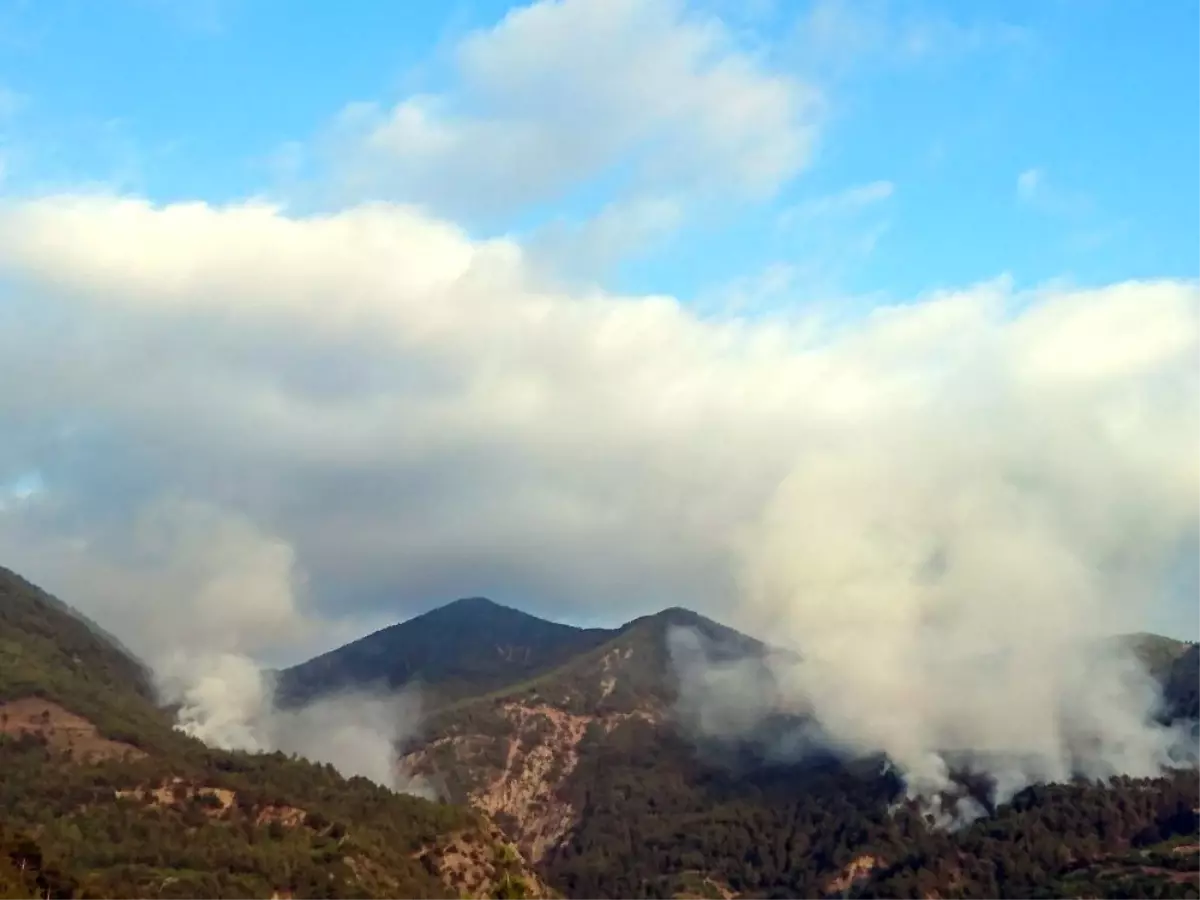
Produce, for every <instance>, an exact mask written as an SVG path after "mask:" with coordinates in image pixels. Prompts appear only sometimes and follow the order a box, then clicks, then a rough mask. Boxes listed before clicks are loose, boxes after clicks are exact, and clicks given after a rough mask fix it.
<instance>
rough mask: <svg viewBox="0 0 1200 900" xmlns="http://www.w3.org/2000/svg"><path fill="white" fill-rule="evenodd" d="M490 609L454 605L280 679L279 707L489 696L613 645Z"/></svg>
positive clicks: (595, 633)
mask: <svg viewBox="0 0 1200 900" xmlns="http://www.w3.org/2000/svg"><path fill="white" fill-rule="evenodd" d="M611 635H612V632H611V631H609V630H608V629H603V628H586V629H585V628H574V627H572V626H570V625H560V624H558V623H556V622H548V621H546V620H545V619H539V618H537V617H536V616H531V615H528V614H527V613H523V612H519V611H518V610H515V609H511V608H509V607H507V606H501V605H500V604H498V603H493V602H492V601H491V600H487V599H484V598H482V597H473V598H467V599H463V600H456V601H455V602H453V603H450V604H447V605H446V606H442V607H439V608H437V609H434V610H432V611H430V612H427V613H425V614H424V615H420V616H417V617H416V618H413V619H409V620H408V621H406V622H401V623H399V624H398V625H392V626H390V627H388V628H384V629H383V630H381V631H377V632H375V633H374V634H370V635H368V636H366V637H364V638H361V639H359V640H357V641H354V642H353V643H350V644H347V645H345V646H344V647H339V648H338V649H336V650H333V651H331V652H329V653H325V654H323V655H321V656H318V657H316V658H314V659H311V660H309V661H308V662H305V663H302V664H301V665H298V666H294V667H292V668H290V669H285V670H284V671H282V672H280V673H278V681H277V687H276V694H277V699H278V701H279V702H280V703H281V705H298V704H302V703H304V702H306V701H308V700H311V699H312V698H313V697H315V696H317V695H318V694H325V693H336V692H337V691H338V690H341V689H344V688H350V687H364V686H371V687H381V688H387V689H393V688H398V687H401V686H402V685H405V684H409V683H413V682H416V683H420V684H423V685H426V686H429V687H432V688H434V689H435V690H436V694H437V696H438V697H439V698H441V699H443V700H451V699H454V698H458V697H464V696H471V695H475V694H481V693H487V692H488V691H491V690H495V689H497V688H500V687H502V686H504V685H506V684H510V683H512V682H515V681H520V680H522V679H525V678H530V677H533V676H535V675H537V674H538V673H540V672H544V671H546V670H548V669H551V668H554V667H555V666H557V665H560V664H562V663H563V662H565V661H566V660H568V659H571V658H572V657H574V656H576V655H578V654H580V653H584V652H586V651H588V650H590V649H591V648H593V647H596V646H598V645H599V644H601V643H603V642H604V641H606V640H608V639H609V638H610V637H611Z"/></svg>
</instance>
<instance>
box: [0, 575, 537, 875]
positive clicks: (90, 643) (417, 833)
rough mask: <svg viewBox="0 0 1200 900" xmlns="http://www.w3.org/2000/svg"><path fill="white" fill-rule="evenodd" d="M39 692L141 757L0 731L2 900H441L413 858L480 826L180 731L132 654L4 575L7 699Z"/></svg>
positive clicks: (0, 684)
mask: <svg viewBox="0 0 1200 900" xmlns="http://www.w3.org/2000/svg"><path fill="white" fill-rule="evenodd" d="M31 697H40V698H43V699H45V700H48V701H52V702H53V703H54V704H57V705H58V706H61V707H63V708H65V709H66V710H68V711H70V712H72V713H75V714H77V715H81V716H84V717H85V718H87V719H88V720H89V721H90V723H91V724H92V725H94V726H96V728H97V730H98V731H99V732H100V734H101V735H103V736H105V737H108V738H110V739H114V740H119V741H125V742H128V743H131V744H134V745H136V746H138V747H140V748H142V749H143V750H144V751H146V755H141V756H137V757H128V758H121V759H109V760H107V761H102V762H94V763H88V764H81V763H80V762H79V761H78V760H73V759H72V758H70V757H69V756H67V755H65V754H63V753H61V752H60V751H58V750H55V749H53V748H52V747H51V746H50V745H49V744H48V742H47V737H46V735H44V734H40V733H35V734H24V735H19V736H17V735H7V736H6V735H2V734H0V811H3V821H2V822H0V826H2V830H0V898H4V897H29V896H41V897H45V896H50V897H143V896H152V897H255V896H261V897H268V896H270V895H271V894H272V893H275V892H287V893H291V894H292V895H294V896H297V897H365V896H384V897H395V896H404V897H441V896H447V895H451V892H450V890H449V888H448V887H447V885H446V884H444V883H443V882H442V881H441V879H440V878H439V877H438V875H437V874H436V873H435V872H431V871H430V868H429V867H428V866H427V865H424V864H422V863H421V862H420V861H419V860H418V859H417V858H416V857H417V854H418V852H419V851H422V850H423V849H427V850H430V852H436V848H438V847H439V846H442V845H444V844H445V843H446V841H447V840H448V839H449V838H450V836H451V835H454V834H458V833H463V834H475V835H482V833H483V832H482V830H481V829H482V824H481V822H480V821H479V819H478V817H477V816H476V815H475V814H474V813H472V812H470V811H468V810H466V809H463V808H460V807H451V806H445V805H442V804H434V803H430V802H427V801H425V800H420V799H417V798H414V797H407V796H400V795H397V794H394V793H392V792H391V791H388V790H385V789H384V788H381V787H379V786H377V785H375V784H373V783H372V782H370V781H368V780H366V779H363V778H352V779H348V780H347V779H344V778H342V777H341V776H339V775H338V774H337V773H336V772H335V771H334V770H333V769H332V767H330V766H327V765H317V764H313V763H309V762H307V761H304V760H297V759H292V758H289V757H286V756H284V755H283V754H280V753H275V754H267V755H264V754H248V753H226V752H221V751H216V750H212V749H209V748H207V747H205V746H204V745H202V744H201V743H199V742H198V741H195V740H192V739H191V738H188V737H186V736H184V735H182V734H180V733H178V732H176V731H175V730H174V729H173V728H171V722H170V717H169V715H168V714H167V713H166V712H164V711H163V710H160V709H158V708H157V707H156V706H155V704H154V702H153V692H152V690H151V686H150V683H149V679H148V677H147V675H146V672H145V670H144V668H143V667H142V666H141V665H140V664H139V663H138V662H137V661H136V660H134V659H133V658H132V657H131V656H129V654H128V653H126V652H125V651H124V650H123V649H122V648H121V647H120V646H119V645H117V644H115V643H114V642H113V641H112V640H111V639H109V638H108V637H107V636H106V635H104V634H103V633H102V632H100V631H98V630H97V629H96V628H95V626H93V625H91V624H90V623H88V622H87V621H86V620H84V619H83V618H82V617H80V616H78V615H77V614H75V613H74V612H73V611H71V610H70V609H69V608H67V607H66V606H64V605H63V604H62V603H60V602H59V601H57V600H55V599H54V598H53V597H50V596H48V595H46V594H45V593H43V592H41V591H39V590H38V589H37V588H35V587H33V586H32V585H30V584H28V583H27V582H25V581H23V580H22V579H20V578H18V577H17V576H15V575H13V574H12V573H10V572H7V570H0V702H4V701H7V700H17V699H24V698H31ZM157 788H162V790H161V792H159V793H157V794H155V793H154V789H157ZM222 792H230V793H231V794H232V796H233V798H234V802H233V803H231V804H229V806H228V807H226V803H225V802H224V801H223V800H222V799H221V797H222V796H225V797H228V796H229V795H230V794H224V795H223V794H222ZM481 839H482V838H481ZM512 877H513V878H515V879H519V877H520V872H517V871H514V872H513V873H512Z"/></svg>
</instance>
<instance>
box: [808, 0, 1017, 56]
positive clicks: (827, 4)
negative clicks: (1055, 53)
mask: <svg viewBox="0 0 1200 900" xmlns="http://www.w3.org/2000/svg"><path fill="white" fill-rule="evenodd" d="M900 9H901V11H899V12H898V11H897V5H896V4H894V3H891V2H889V0H817V2H814V3H813V4H811V6H810V7H809V9H808V11H807V13H806V14H805V15H804V16H802V17H800V18H799V19H798V20H797V23H796V27H795V34H794V48H795V54H796V58H797V61H798V62H799V63H800V65H801V66H802V68H804V69H805V70H806V71H823V72H825V73H827V74H834V75H836V74H841V73H845V72H847V71H850V70H852V69H854V68H857V67H859V66H862V65H864V64H866V63H882V64H884V65H887V66H904V65H912V64H915V63H928V62H933V61H940V60H948V59H954V58H958V57H962V56H965V55H968V54H974V53H980V52H984V51H994V50H1000V49H1028V48H1030V47H1031V46H1033V45H1034V43H1035V38H1034V35H1033V34H1032V33H1030V32H1029V31H1028V30H1027V29H1025V28H1022V27H1020V26H1015V25H1011V24H1008V23H1005V22H998V21H984V20H974V21H971V22H962V21H959V20H956V19H954V18H950V17H946V16H938V15H928V14H922V13H913V12H911V11H908V10H907V8H905V7H901V8H900Z"/></svg>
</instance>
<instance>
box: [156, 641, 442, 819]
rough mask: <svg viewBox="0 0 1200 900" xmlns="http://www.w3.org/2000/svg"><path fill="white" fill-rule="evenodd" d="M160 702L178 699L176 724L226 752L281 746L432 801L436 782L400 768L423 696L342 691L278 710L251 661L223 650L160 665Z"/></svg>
mask: <svg viewBox="0 0 1200 900" xmlns="http://www.w3.org/2000/svg"><path fill="white" fill-rule="evenodd" d="M159 683H160V690H161V691H162V695H163V698H164V700H166V701H167V702H169V703H174V704H178V705H179V713H178V727H179V728H180V730H182V731H183V732H185V733H187V734H189V735H191V736H192V737H195V738H198V739H199V740H202V741H204V743H206V744H208V745H209V746H212V747H219V748H221V749H223V750H246V751H250V752H262V753H269V752H274V751H281V752H283V753H287V754H295V755H297V756H302V757H304V758H305V759H308V760H312V761H313V762H321V763H328V764H329V765H332V766H333V767H334V768H335V769H337V771H338V772H339V773H341V774H342V775H343V776H344V777H346V778H352V777H354V776H361V777H363V778H367V779H370V780H371V781H374V782H375V783H376V784H379V785H382V786H383V787H388V788H391V789H393V790H397V791H402V792H404V793H408V794H414V795H416V796H421V797H425V798H426V799H431V800H432V799H437V797H436V792H435V791H434V789H433V787H432V786H431V785H430V784H428V783H427V782H425V781H424V780H423V779H420V778H417V777H413V776H410V775H409V774H407V773H405V772H404V771H403V770H402V769H401V768H399V764H398V757H397V749H398V747H400V746H402V745H403V743H404V742H406V741H408V740H410V739H411V738H413V737H414V736H415V735H416V734H417V732H418V729H419V726H420V716H421V705H420V694H419V692H418V691H417V690H416V689H415V688H412V689H406V690H402V691H399V692H390V693H372V692H369V691H353V692H344V693H340V694H336V695H330V696H325V697H321V698H319V699H317V700H314V701H312V702H310V703H307V704H305V705H304V706H302V707H299V708H295V709H291V708H287V709H281V708H279V707H278V706H277V705H276V704H275V700H274V684H273V683H272V679H271V677H270V676H269V675H268V674H267V673H265V672H264V671H263V670H262V669H261V668H260V667H259V666H258V665H257V664H256V663H255V662H254V661H253V660H250V659H248V658H246V657H243V656H236V655H232V654H222V655H218V656H212V657H201V658H191V659H177V660H176V661H175V663H174V664H167V665H166V666H164V667H162V668H160V670H159Z"/></svg>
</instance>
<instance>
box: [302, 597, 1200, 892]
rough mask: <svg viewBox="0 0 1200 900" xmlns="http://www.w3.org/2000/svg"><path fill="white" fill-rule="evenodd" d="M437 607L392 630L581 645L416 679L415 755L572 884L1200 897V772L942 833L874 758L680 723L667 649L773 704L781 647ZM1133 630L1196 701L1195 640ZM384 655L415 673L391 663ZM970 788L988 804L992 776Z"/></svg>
mask: <svg viewBox="0 0 1200 900" xmlns="http://www.w3.org/2000/svg"><path fill="white" fill-rule="evenodd" d="M435 613H437V615H434V614H432V613H431V614H427V615H426V616H425V617H421V619H416V620H412V623H404V624H402V625H400V626H396V629H397V630H396V631H395V632H393V634H396V633H399V634H403V633H404V631H405V625H413V623H417V624H416V625H414V627H413V632H412V633H417V631H416V629H417V628H418V627H419V629H420V631H419V633H420V635H421V637H422V639H423V640H424V641H426V642H432V643H433V645H434V646H436V647H438V648H439V649H440V650H441V651H442V652H443V653H445V654H446V655H447V657H448V659H449V660H451V661H453V660H455V659H457V658H458V657H459V655H460V654H462V653H464V652H465V651H464V647H465V646H471V645H470V644H469V642H464V641H463V639H462V638H460V637H459V635H460V634H462V633H468V634H469V633H470V627H469V622H467V621H466V620H467V619H469V618H470V617H472V616H476V615H478V616H480V617H481V618H484V619H485V620H488V621H491V620H492V618H493V617H497V618H498V617H500V616H504V617H505V618H506V619H507V621H508V622H510V623H511V625H512V627H511V630H509V631H508V632H506V635H505V640H506V641H507V642H509V646H522V640H523V636H522V629H524V628H528V629H529V633H530V634H531V635H535V634H538V635H540V634H547V633H549V629H548V628H547V626H552V627H554V628H561V629H566V630H564V631H563V632H561V633H563V634H567V635H570V636H571V638H570V639H571V640H572V641H573V642H574V643H573V644H572V646H573V647H576V648H578V649H577V650H576V652H575V653H574V654H573V655H570V656H568V657H567V658H565V659H563V658H562V657H561V656H558V657H556V656H555V655H553V654H549V653H547V654H545V655H543V656H541V657H539V658H538V663H537V664H536V665H530V666H528V667H526V668H523V669H520V670H518V669H515V668H511V667H508V665H507V660H506V657H505V654H503V653H501V652H499V650H498V649H494V650H492V652H490V653H485V654H481V657H482V658H481V659H479V660H478V661H477V665H478V667H479V668H478V671H486V672H487V673H488V677H487V678H481V679H480V680H479V681H478V685H479V688H478V690H477V692H476V693H474V694H472V693H470V692H468V691H465V690H462V689H461V686H462V682H461V680H460V681H458V682H457V683H456V686H455V687H456V689H455V690H454V691H452V692H447V693H440V692H439V686H440V685H439V683H438V681H437V680H436V678H435V677H431V675H430V670H429V669H427V668H426V669H424V671H423V675H422V683H424V684H425V685H426V686H427V687H428V688H429V689H430V691H431V693H432V695H433V696H434V697H437V698H439V699H438V700H437V702H435V703H433V704H431V706H432V709H431V712H430V715H429V716H428V717H427V720H426V721H425V723H424V729H423V736H422V737H421V738H420V739H419V740H416V741H414V742H412V743H411V744H409V745H407V746H406V747H405V748H404V750H405V753H404V756H403V757H402V759H403V763H404V765H405V766H406V768H408V769H409V770H410V771H413V772H416V773H420V774H421V775H423V776H425V777H426V778H427V779H429V780H431V781H432V782H434V783H435V784H438V785H439V786H440V788H441V790H442V792H443V794H444V796H445V797H446V798H448V799H450V800H451V801H453V802H456V803H463V804H467V805H470V806H472V807H474V808H476V809H479V810H482V811H484V812H486V813H487V814H488V815H489V816H490V817H491V818H492V819H493V820H494V821H496V822H497V823H498V824H499V825H500V826H501V827H502V828H503V829H504V831H505V833H506V835H507V836H508V837H509V838H510V839H511V840H513V841H514V842H515V843H516V845H517V846H518V847H519V848H520V850H521V851H522V854H523V855H524V856H525V857H526V858H527V859H529V860H530V861H531V862H533V863H534V864H535V865H536V866H537V867H538V870H539V871H540V872H541V873H542V875H543V876H544V877H545V878H546V880H547V881H548V882H549V883H550V884H551V885H552V886H553V887H554V888H555V889H557V890H559V891H562V892H563V893H564V894H566V895H568V896H610V897H612V896H679V897H688V896H711V897H734V896H747V897H754V896H825V895H841V894H842V893H844V892H845V891H846V890H847V889H848V888H853V889H854V891H855V893H856V895H859V896H913V895H922V896H935V895H938V896H1036V895H1038V893H1039V892H1042V893H1043V894H1044V893H1045V892H1046V891H1047V890H1049V891H1050V892H1051V894H1050V895H1060V892H1067V891H1070V892H1076V891H1081V892H1088V891H1095V892H1096V893H1095V894H1094V895H1097V896H1109V895H1111V896H1121V893H1120V891H1121V890H1125V891H1134V892H1135V893H1139V892H1142V891H1146V890H1149V889H1150V888H1151V887H1152V888H1153V890H1154V891H1160V890H1161V891H1165V893H1164V894H1163V895H1164V896H1197V895H1198V893H1197V892H1198V890H1200V889H1198V888H1197V885H1196V884H1195V882H1196V879H1194V878H1191V877H1190V876H1188V875H1187V874H1186V873H1187V872H1189V871H1191V870H1192V869H1194V868H1195V862H1196V857H1195V847H1193V846H1192V845H1193V844H1195V843H1198V841H1194V840H1191V836H1194V835H1196V831H1197V825H1196V818H1195V814H1194V813H1193V811H1192V807H1193V806H1194V805H1195V803H1194V795H1195V794H1196V793H1197V791H1198V790H1200V785H1198V784H1197V782H1196V776H1195V772H1193V771H1185V772H1181V773H1179V774H1177V775H1174V776H1171V777H1167V778H1161V779H1154V780H1149V781H1134V780H1130V779H1124V780H1120V781H1117V782H1114V783H1113V784H1112V785H1110V786H1108V787H1101V786H1097V785H1087V784H1073V785H1058V786H1051V787H1035V788H1031V789H1029V790H1028V791H1026V792H1023V793H1022V794H1020V795H1018V797H1017V798H1015V799H1014V801H1013V803H1012V804H1010V805H1007V806H1005V807H1002V808H1000V809H994V808H993V809H992V810H991V815H990V816H989V817H987V818H985V819H983V820H981V821H980V822H978V823H976V824H975V825H972V826H971V827H970V828H969V829H966V830H964V831H963V832H960V833H957V834H950V833H947V832H943V831H939V830H936V829H931V828H930V827H929V826H928V823H927V822H926V821H925V820H924V818H923V817H922V815H921V812H920V810H919V809H917V808H916V807H915V806H913V805H911V804H910V805H905V804H903V802H902V801H903V796H902V795H900V794H898V791H899V788H900V786H899V784H898V782H897V781H896V780H895V778H894V776H891V775H888V774H882V770H881V766H880V763H881V760H879V759H866V760H862V761H859V762H856V763H845V762H843V761H840V760H838V759H836V758H834V757H832V756H831V755H828V754H825V755H822V754H808V755H807V756H806V757H805V759H804V761H803V762H802V763H787V762H785V761H783V760H781V759H780V758H772V756H771V753H770V751H769V743H768V742H765V741H762V742H756V741H750V740H747V741H741V742H729V741H726V742H724V743H721V742H709V743H705V742H704V741H701V740H698V738H697V736H696V734H694V733H692V732H691V731H689V729H688V728H687V727H686V722H683V721H681V719H680V707H679V700H680V684H679V680H678V674H677V665H676V664H677V663H678V662H679V661H680V659H679V658H678V657H677V658H676V659H674V660H673V659H672V653H673V652H674V653H676V654H683V655H686V654H687V653H689V652H691V653H697V652H700V651H701V650H702V652H703V654H704V656H705V658H706V659H708V660H714V661H720V662H729V663H733V662H737V663H738V665H739V666H740V667H741V668H740V670H739V676H740V677H743V678H744V677H747V676H751V677H754V678H757V679H759V681H758V682H757V686H756V687H755V688H754V689H753V690H752V691H751V692H750V693H751V694H756V695H769V694H770V692H771V691H772V690H773V689H774V685H773V682H772V680H771V678H772V676H771V674H770V670H769V667H767V666H765V665H761V663H762V662H763V661H764V660H765V659H766V658H767V657H768V656H769V655H770V654H772V653H776V652H778V651H775V650H772V649H771V648H769V647H768V646H766V645H765V644H763V643H761V642H760V641H758V640H755V639H754V638H751V637H749V636H747V635H744V634H741V633H739V632H737V631H735V630H733V629H730V628H728V627H726V626H723V625H721V624H719V623H717V622H714V621H712V620H710V619H707V618H705V617H704V616H701V615H699V614H697V613H695V612H692V611H690V610H686V609H680V608H672V609H667V610H663V611H661V612H659V613H655V614H653V615H648V616H643V617H641V618H638V619H634V620H633V621H631V622H628V623H626V624H625V625H623V626H621V627H619V628H614V629H603V630H602V629H590V630H587V631H586V632H584V631H582V630H572V629H570V626H565V625H557V624H556V623H545V622H541V621H540V620H536V619H534V617H531V616H528V615H526V614H524V613H519V612H517V611H514V610H506V609H505V608H503V607H498V606H495V605H494V604H490V603H489V602H488V601H481V600H475V601H470V603H463V602H461V601H460V602H459V603H454V604H450V605H448V606H446V607H443V608H441V610H437V611H435ZM431 623H438V624H440V626H441V627H442V628H444V629H445V631H444V632H442V633H441V634H438V632H437V630H436V629H434V628H432V627H431ZM383 633H386V632H381V634H383ZM681 635H683V636H684V637H685V638H686V639H683V640H681V639H680V636H681ZM1125 640H1128V641H1131V642H1132V644H1133V647H1134V649H1135V652H1137V653H1138V654H1139V655H1140V656H1142V657H1143V659H1144V660H1145V662H1146V664H1147V667H1148V669H1150V670H1151V671H1152V672H1153V673H1154V674H1155V675H1156V676H1157V677H1159V678H1160V680H1162V681H1163V682H1164V683H1166V684H1167V685H1168V690H1167V700H1168V705H1169V706H1170V707H1172V708H1178V709H1186V690H1182V689H1184V688H1186V687H1187V686H1188V684H1189V682H1188V675H1187V672H1186V667H1187V665H1189V664H1191V665H1193V666H1194V662H1195V657H1194V652H1195V649H1196V647H1195V645H1192V644H1186V643H1182V642H1175V641H1171V640H1170V639H1166V638H1158V637H1157V636H1147V635H1138V636H1131V637H1130V638H1127V639H1125ZM497 643H499V642H497ZM352 648H353V650H352ZM343 650H346V651H351V652H350V657H351V658H353V657H354V656H355V655H357V654H359V653H360V647H356V645H355V644H351V645H349V646H348V647H347V648H343ZM338 652H339V651H335V653H338ZM530 658H531V659H532V658H534V657H533V655H532V654H531V657H530ZM555 658H557V659H558V660H559V662H558V664H557V665H555V664H552V663H551V662H550V660H551V659H555ZM1189 660H1190V661H1191V662H1190V663H1189ZM382 662H383V661H382V660H377V661H376V665H380V664H382ZM357 664H358V665H360V666H361V668H360V670H359V671H361V672H363V673H364V674H365V675H366V678H365V679H364V683H371V682H373V681H377V680H378V678H379V676H378V675H377V674H376V673H375V672H373V671H372V669H371V666H370V665H369V664H368V661H367V659H366V658H365V656H360V657H359V659H358V660H357ZM386 665H387V667H388V668H389V670H390V671H400V672H404V671H411V670H413V669H415V668H417V667H415V666H407V665H406V664H405V663H404V661H403V660H402V659H398V658H394V657H393V658H388V659H387V660H386ZM447 668H449V666H447ZM506 679H507V683H504V682H505V680H506ZM1192 681H1193V682H1194V676H1193V678H1192ZM401 683H405V682H403V681H402V682H401ZM1172 685H1173V686H1174V687H1172ZM343 686H345V685H344V683H343V684H341V685H339V687H343ZM318 687H319V686H318ZM1181 690H1182V692H1181ZM755 699H756V698H755V697H753V696H750V695H748V696H747V697H746V702H748V703H750V702H755ZM793 724H794V723H793ZM779 725H780V730H779V732H778V733H779V734H786V733H788V730H789V724H788V722H786V721H783V722H780V723H779ZM793 730H794V729H793ZM972 789H973V790H974V791H976V792H978V796H979V797H980V798H981V799H986V795H987V785H986V784H984V783H979V784H974V785H972ZM898 802H900V803H901V805H900V807H899V808H898V809H897V808H896V804H897V803H898ZM1189 841H1190V843H1189ZM1177 847H1178V849H1177ZM997 861H1002V862H1000V863H999V864H998V863H997ZM1189 867H1190V868H1189ZM1164 873H1166V874H1164ZM1179 878H1182V879H1183V880H1182V881H1180V880H1179ZM1102 883H1103V884H1102ZM1137 885H1140V887H1135V886H1137Z"/></svg>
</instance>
